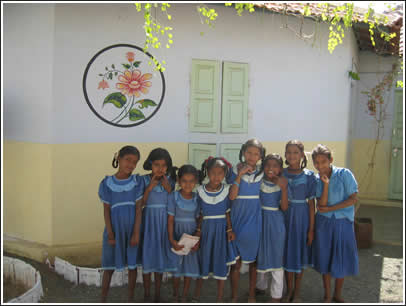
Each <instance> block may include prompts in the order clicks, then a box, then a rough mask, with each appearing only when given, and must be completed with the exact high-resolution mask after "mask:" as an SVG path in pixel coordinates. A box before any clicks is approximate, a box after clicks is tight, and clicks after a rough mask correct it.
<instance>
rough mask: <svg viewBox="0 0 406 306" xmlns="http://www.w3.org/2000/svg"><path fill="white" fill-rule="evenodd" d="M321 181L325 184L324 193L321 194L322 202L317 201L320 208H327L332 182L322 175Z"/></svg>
mask: <svg viewBox="0 0 406 306" xmlns="http://www.w3.org/2000/svg"><path fill="white" fill-rule="evenodd" d="M320 180H321V181H322V182H323V183H324V184H323V192H322V194H321V197H320V200H318V201H317V205H318V206H327V202H328V186H329V184H330V180H329V179H328V177H327V176H326V175H322V176H321V177H320Z"/></svg>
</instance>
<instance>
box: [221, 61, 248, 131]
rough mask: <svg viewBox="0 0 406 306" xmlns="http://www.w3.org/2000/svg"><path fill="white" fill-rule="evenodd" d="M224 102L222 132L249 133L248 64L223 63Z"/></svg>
mask: <svg viewBox="0 0 406 306" xmlns="http://www.w3.org/2000/svg"><path fill="white" fill-rule="evenodd" d="M222 96H223V101H222V105H221V106H222V107H221V131H222V132H223V133H247V131H248V64H243V63H231V62H224V63H223V95H222Z"/></svg>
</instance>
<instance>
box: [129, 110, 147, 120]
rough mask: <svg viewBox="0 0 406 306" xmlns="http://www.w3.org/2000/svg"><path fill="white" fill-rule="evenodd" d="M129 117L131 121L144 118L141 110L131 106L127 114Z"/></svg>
mask: <svg viewBox="0 0 406 306" xmlns="http://www.w3.org/2000/svg"><path fill="white" fill-rule="evenodd" d="M129 117H130V118H129V119H130V120H131V121H137V120H140V119H144V118H145V116H144V114H143V113H142V111H140V110H139V109H136V108H133V109H132V110H130V114H129Z"/></svg>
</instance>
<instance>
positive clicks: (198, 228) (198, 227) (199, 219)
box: [192, 214, 203, 252]
mask: <svg viewBox="0 0 406 306" xmlns="http://www.w3.org/2000/svg"><path fill="white" fill-rule="evenodd" d="M202 221H203V216H202V214H200V215H199V217H197V218H196V224H197V225H196V231H195V233H194V234H193V236H197V237H201V236H202V232H201V228H202ZM199 246H200V240H199V241H198V242H197V243H196V244H195V246H194V247H193V248H192V252H195V251H197V250H198V249H199Z"/></svg>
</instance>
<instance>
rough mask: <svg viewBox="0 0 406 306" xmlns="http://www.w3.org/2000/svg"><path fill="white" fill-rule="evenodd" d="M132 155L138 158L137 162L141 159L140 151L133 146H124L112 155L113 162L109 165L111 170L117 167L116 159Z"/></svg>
mask: <svg viewBox="0 0 406 306" xmlns="http://www.w3.org/2000/svg"><path fill="white" fill-rule="evenodd" d="M128 154H132V155H135V156H137V157H138V160H139V159H140V158H141V154H140V151H138V149H137V148H136V147H134V146H125V147H122V148H121V149H120V151H118V153H116V154H114V158H113V161H112V162H111V165H112V166H113V168H117V167H118V159H119V158H122V157H124V156H125V155H128Z"/></svg>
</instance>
